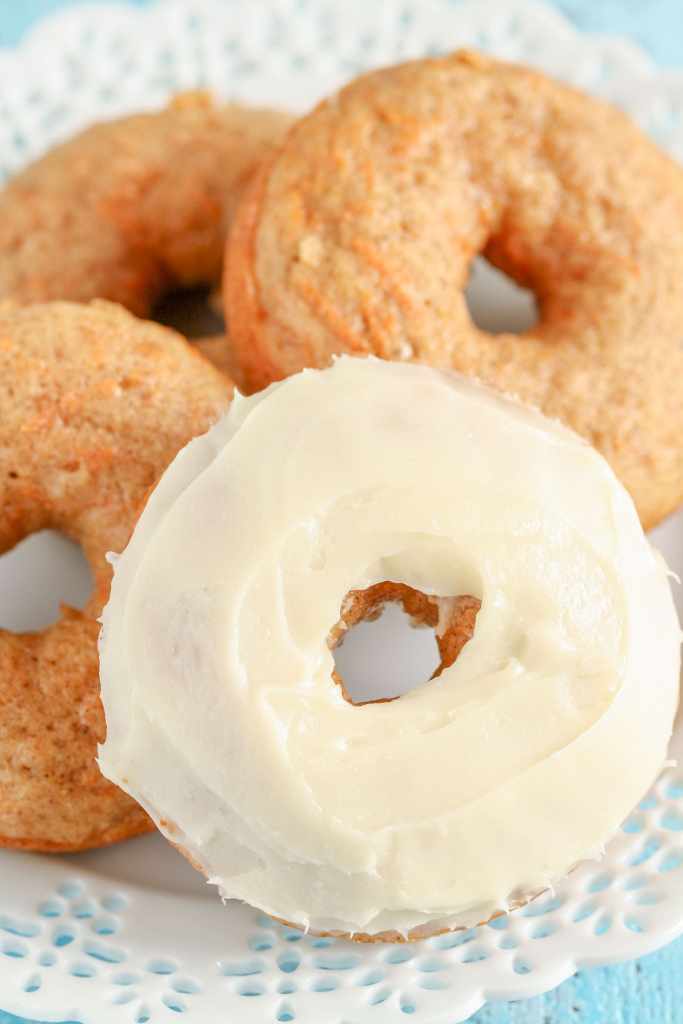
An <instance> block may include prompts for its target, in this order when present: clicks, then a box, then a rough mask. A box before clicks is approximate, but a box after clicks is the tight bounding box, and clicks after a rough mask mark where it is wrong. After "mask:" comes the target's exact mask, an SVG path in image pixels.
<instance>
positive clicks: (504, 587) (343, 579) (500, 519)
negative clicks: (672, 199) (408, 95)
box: [100, 358, 680, 932]
mask: <svg viewBox="0 0 683 1024" xmlns="http://www.w3.org/2000/svg"><path fill="white" fill-rule="evenodd" d="M382 580H395V581H400V582H404V583H406V584H408V585H410V586H412V587H415V588H417V589H420V590H422V591H424V592H426V593H432V594H440V595H457V594H471V595H474V596H476V597H478V598H480V600H481V602H482V605H481V609H480V611H479V614H478V617H477V621H476V629H475V633H474V636H473V637H472V639H471V640H470V641H469V643H468V644H467V645H466V646H465V648H464V649H463V651H462V652H461V654H460V656H459V658H458V659H457V661H456V662H455V664H453V665H452V666H451V667H450V668H448V669H446V670H445V671H444V672H443V674H442V675H441V676H440V677H439V679H438V680H435V681H433V682H431V683H429V684H428V685H426V686H423V687H421V688H420V689H418V690H415V691H413V692H412V693H410V694H407V695H406V696H404V697H402V698H401V699H400V700H396V701H394V702H392V703H389V704H386V703H385V704H370V705H366V706H363V707H357V706H354V705H352V704H350V703H348V702H346V701H345V700H344V699H343V696H342V693H341V690H340V688H339V687H338V686H336V685H335V684H334V683H333V681H332V678H331V673H332V669H333V659H332V654H331V653H330V650H329V649H328V646H327V643H326V638H327V635H328V632H329V630H330V628H331V627H332V626H333V625H334V624H335V623H336V622H337V620H338V619H339V613H340V607H341V604H342V601H343V600H344V597H345V595H346V594H347V593H348V591H349V590H352V589H358V588H362V587H366V586H369V585H371V584H373V583H377V582H379V581H382ZM679 643H680V637H679V626H678V622H677V618H676V613H675V611H674V606H673V602H672V598H671V594H670V589H669V585H668V582H667V579H666V571H665V567H664V565H663V563H662V561H661V560H660V558H659V557H658V556H657V555H656V554H655V553H654V552H653V551H652V549H651V548H650V546H649V544H648V543H647V541H646V540H645V538H644V536H643V533H642V530H641V528H640V525H639V523H638V520H637V517H636V514H635V511H634V508H633V505H632V503H631V500H630V499H629V497H628V496H627V494H626V493H625V491H624V489H623V488H622V487H621V486H620V484H619V483H618V482H617V480H616V479H615V477H614V475H613V473H612V472H611V470H610V469H609V467H608V465H607V463H606V462H605V461H604V460H603V459H602V458H601V456H599V455H598V454H597V453H596V452H595V451H594V450H593V449H592V448H590V447H589V446H588V445H587V444H585V443H584V442H583V441H581V440H580V439H579V438H578V437H576V436H575V435H574V434H572V433H570V432H569V431H567V430H566V429H564V428H563V427H561V426H560V425H558V424H555V423H552V422H550V421H548V420H546V419H545V418H544V417H542V416H541V415H540V413H537V412H535V411H532V410H529V409H526V408H523V407H522V406H520V405H518V404H517V403H514V402H512V401H510V400H507V399H504V398H501V397H500V396H497V395H495V394H493V393H492V392H489V391H487V390H485V389H483V388H481V387H479V386H478V385H476V384H473V383H471V382H468V381H465V380H462V379H460V378H458V377H456V376H454V375H452V374H446V373H442V372H439V371H436V370H432V369H428V368H426V367H421V366H415V365H405V364H390V363H384V362H380V361H377V360H372V359H368V360H356V359H349V358H342V359H339V360H338V361H337V362H336V363H335V364H334V366H333V367H331V368H330V369H328V370H323V371H305V372H304V373H301V374H298V375H296V376H295V377H292V378H290V379H289V380H286V381H284V382H283V383H281V384H277V385H274V386H272V387H271V388H269V389H268V390H267V391H265V392H263V393H261V394H259V395H256V396H254V397H252V398H242V397H239V396H238V397H237V398H236V399H235V401H234V402H233V405H232V407H231V409H230V411H229V412H228V414H227V416H226V417H225V418H224V419H223V420H222V421H221V422H220V423H219V424H217V426H216V427H215V428H214V429H213V430H212V431H210V432H209V433H208V434H207V435H205V436H204V437H201V438H199V439H197V440H195V441H193V442H192V443H191V444H190V445H188V446H187V448H185V449H184V450H183V451H182V452H181V453H180V455H179V456H178V457H177V458H176V460H175V461H174V462H173V464H172V465H171V466H170V468H169V469H168V471H167V472H166V474H165V475H164V477H163V479H162V480H161V482H160V484H159V485H158V487H157V489H156V490H155V492H154V494H153V495H152V497H151V499H150V501H149V504H148V506H147V508H146V509H145V511H144V513H143V515H142V518H141V519H140V522H139V524H138V527H137V529H136V531H135V534H134V536H133V538H132V540H131V542H130V544H129V546H128V548H127V549H126V551H125V553H124V554H123V555H122V556H121V558H120V559H119V560H118V561H117V563H116V572H115V578H114V583H113V586H112V591H111V598H110V602H109V604H108V606H107V608H106V610H105V614H104V627H103V634H102V641H101V673H102V695H103V701H104V706H105V711H106V717H107V740H106V743H105V744H104V745H103V746H102V747H101V748H100V766H101V768H102V771H103V772H104V774H105V775H106V776H108V778H110V779H112V780H113V781H114V782H116V783H118V784H119V785H120V786H122V787H123V788H124V789H125V790H126V791H127V792H129V793H130V794H131V795H132V796H133V797H135V798H136V799H137V800H139V801H140V802H141V803H142V804H143V805H144V806H145V807H146V808H147V809H148V810H149V812H150V813H151V814H152V816H153V817H154V819H155V820H156V821H157V823H161V825H162V830H163V831H165V832H166V833H167V834H168V835H169V836H170V838H172V839H173V840H174V841H175V842H178V843H180V844H181V845H183V846H184V847H185V848H186V849H187V850H188V851H189V852H190V853H191V855H192V856H193V858H194V859H195V860H196V861H197V862H198V863H199V864H200V865H201V866H202V867H203V868H204V869H205V870H206V872H207V874H208V875H209V877H210V878H211V880H212V881H213V882H215V883H217V884H218V885H219V886H220V889H221V892H222V894H223V895H224V896H225V897H234V898H238V899H242V900H246V901H248V902H249V903H251V904H253V905H255V906H258V907H260V908H262V909H263V910H265V911H267V912H268V913H271V914H274V915H277V916H278V917H281V918H284V919H286V920H288V921H292V922H296V923H298V924H301V925H304V926H310V927H312V928H314V929H339V930H342V931H344V932H377V931H381V930H384V929H394V928H396V929H399V930H401V931H404V932H406V931H408V930H409V929H413V928H417V927H419V926H421V925H424V924H425V923H427V922H432V921H434V920H435V919H438V920H439V921H440V922H441V923H442V924H449V925H453V924H456V923H457V924H462V925H470V924H472V923H474V922H475V921H477V920H481V919H482V918H485V917H487V916H488V915H489V914H491V913H492V912H494V911H495V910H496V909H498V908H505V907H506V906H507V905H508V902H509V901H510V900H512V899H514V898H515V897H517V896H519V895H520V894H523V893H531V892H534V891H536V890H538V889H542V888H544V887H545V886H547V885H548V884H550V883H552V882H553V881H555V880H557V879H558V878H559V877H561V876H562V875H563V874H565V873H566V872H567V870H568V869H569V868H570V867H571V866H572V865H573V864H574V863H576V862H577V861H579V860H581V859H582V858H585V857H590V856H594V855H597V854H598V853H599V852H600V850H601V848H602V844H604V842H605V841H606V840H607V839H608V838H609V836H610V834H611V833H612V832H614V830H615V829H616V828H617V827H618V825H619V824H620V822H621V821H622V819H623V818H624V817H625V815H626V814H627V813H628V812H629V810H630V809H631V808H632V806H633V805H634V803H635V802H636V801H637V800H638V798H639V797H640V796H641V794H642V793H643V792H644V790H645V789H646V787H647V786H648V784H649V783H650V782H651V781H652V780H653V778H654V776H655V775H656V773H657V772H658V770H659V769H660V767H661V766H662V763H663V761H664V758H665V755H666V746H667V742H668V739H669V735H670V732H671V728H672V719H673V715H674V711H675V706H676V700H677V692H678V673H679Z"/></svg>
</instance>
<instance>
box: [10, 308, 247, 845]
mask: <svg viewBox="0 0 683 1024" xmlns="http://www.w3.org/2000/svg"><path fill="white" fill-rule="evenodd" d="M228 400H229V386H228V383H227V382H226V380H225V378H224V377H223V376H222V375H221V374H219V373H218V371H217V370H214V369H213V367H211V366H209V365H208V364H207V363H206V361H205V360H204V359H202V358H201V356H199V355H197V354H196V353H195V352H194V351H193V349H192V348H191V347H190V346H189V345H188V344H187V343H186V342H185V341H184V340H183V339H182V338H181V337H180V336H179V335H177V334H175V332H173V331H170V330H168V329H166V328H163V327H160V326H159V325H157V324H151V323H146V322H143V321H140V320H137V319H136V318H135V317H134V316H132V315H130V314H129V313H127V312H125V310H123V309H121V308H120V307H118V306H115V305H112V304H111V303H109V302H94V303H92V304H90V305H87V306H79V305H77V304H72V303H48V304H44V305H36V306H27V307H24V308H19V307H18V306H15V305H14V304H13V303H2V304H0V409H2V416H1V417H0V552H3V551H7V550H9V549H10V548H11V547H13V546H14V545H15V544H17V543H18V542H19V541H20V540H22V539H23V538H24V537H26V536H27V535H28V534H30V533H33V532H35V531H37V530H41V529H46V528H52V529H56V530H60V531H61V532H63V533H64V534H66V535H67V536H69V537H71V538H73V539H74V540H75V541H77V542H79V543H80V544H81V545H82V547H83V550H84V552H85V555H86V557H87V559H88V562H89V564H90V567H91V570H92V574H93V579H94V588H93V594H92V596H91V598H90V601H89V603H88V605H87V607H86V608H85V610H84V611H83V612H79V611H75V610H73V609H68V608H67V609H64V611H63V615H62V618H61V619H60V621H59V622H57V623H56V624H55V625H54V626H52V627H49V628H47V629H45V630H43V631H42V632H39V633H35V634H14V633H9V632H6V631H4V630H0V845H6V846H15V847H23V848H26V849H40V850H76V849H85V848H87V847H91V846H99V845H102V844H104V843H109V842H114V841H115V840H118V839H123V838H125V837H126V836H129V835H135V834H136V833H138V832H143V831H147V830H148V829H150V828H151V827H152V826H151V823H150V822H149V819H148V818H147V817H146V815H145V814H144V813H143V812H142V810H141V809H140V808H139V807H138V806H137V805H136V804H135V803H134V802H133V801H132V800H131V799H130V798H129V797H128V796H126V795H125V794H124V793H122V792H121V791H120V790H119V789H117V788H116V787H115V786H113V785H112V784H111V783H109V782H107V781H106V780H105V779H104V778H103V777H102V776H101V775H100V773H99V771H98V769H97V765H96V762H95V757H96V745H97V742H98V741H101V740H103V738H104V715H103V712H102V707H101V704H100V699H99V678H98V659H97V638H98V632H99V627H98V624H97V616H98V615H99V613H100V611H101V609H102V606H103V604H104V602H105V601H106V598H107V595H108V592H109V582H110V575H111V571H110V567H109V565H108V564H107V562H106V561H105V555H106V553H107V552H108V551H120V550H121V549H122V548H123V547H124V546H125V544H126V542H127V540H128V537H129V535H130V532H131V530H132V527H133V525H134V523H135V521H136V518H137V515H138V513H139V510H140V508H141V507H142V504H143V502H144V500H145V498H146V495H147V493H148V492H149V490H150V488H151V487H152V486H153V485H154V484H155V482H156V481H157V479H158V478H159V476H160V475H161V473H162V472H163V470H164V469H165V468H166V466H167V465H168V463H169V462H170V461H171V459H172V458H173V457H174V455H175V454H176V452H177V451H178V450H179V449H180V448H181V447H182V446H183V445H184V444H186V443H187V442H188V441H189V440H190V439H191V438H192V437H193V436H194V435H196V434H199V433H201V432H203V431H205V430H206V429H208V427H209V426H210V425H211V424H212V423H213V422H214V421H215V420H216V419H217V418H218V416H219V415H220V414H221V412H222V411H223V410H224V409H225V408H226V406H227V403H228Z"/></svg>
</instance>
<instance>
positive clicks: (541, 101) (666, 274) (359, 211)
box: [224, 52, 683, 527]
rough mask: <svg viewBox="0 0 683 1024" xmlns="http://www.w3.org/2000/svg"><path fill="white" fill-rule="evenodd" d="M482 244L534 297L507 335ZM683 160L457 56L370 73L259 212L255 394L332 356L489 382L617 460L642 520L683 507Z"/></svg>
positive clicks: (295, 151) (237, 321) (236, 289)
mask: <svg viewBox="0 0 683 1024" xmlns="http://www.w3.org/2000/svg"><path fill="white" fill-rule="evenodd" d="M477 253H483V254H484V256H485V257H486V258H487V259H488V260H489V261H490V262H491V263H492V264H494V265H495V266H497V267H499V268H500V269H501V270H503V271H504V272H505V273H507V274H508V275H509V276H510V277H511V278H513V279H514V280H515V281H517V282H518V283H519V284H521V285H523V286H525V287H527V288H529V289H532V290H533V292H534V293H535V296H536V299H537V304H538V310H539V320H538V323H537V324H536V326H534V327H533V328H532V329H531V330H529V331H526V332H524V333H522V334H496V335H490V334H487V333H486V332H484V331H482V330H479V329H478V328H477V327H476V326H475V325H474V324H473V323H472V321H471V319H470V316H469V313H468V309H467V305H466V302H465V297H464V287H465V284H466V281H467V277H468V272H469V268H470V266H471V262H472V260H473V258H474V257H475V255H476V254H477ZM682 279H683V171H682V170H681V168H680V167H679V166H678V165H676V164H675V163H674V162H673V161H672V160H670V159H669V158H668V157H667V156H665V155H664V153H662V152H661V151H660V150H659V149H657V147H656V146H655V145H654V144H653V143H652V142H651V141H649V140H648V139H647V138H645V137H644V136H643V135H642V134H641V132H640V131H639V130H638V129H637V128H636V127H635V125H634V124H632V123H631V121H630V120H629V119H628V118H627V117H626V116H625V115H624V114H622V113H621V112H619V111H617V110H616V109H614V108H612V107H610V106H608V105H606V104H605V103H602V102H599V101H597V100H595V99H592V98H589V97H588V96H585V95H582V94H581V93H579V92H576V91H574V90H573V89H570V88H568V87H567V86H565V85H561V84H559V83H558V82H555V81H552V80H551V79H549V78H546V77H545V76H544V75H542V74H539V73H538V72H536V71H532V70H530V69H528V68H524V67H518V66H515V65H511V64H505V63H502V62H500V61H497V60H495V59H493V58H491V57H484V56H481V55H479V54H476V53H469V52H460V53H456V54H454V55H453V56H450V57H445V58H443V59H436V60H419V61H415V62H413V63H409V64H404V65H401V66H399V67H394V68H387V69H383V70H380V71H376V72H373V73H371V74H368V75H364V76H363V77H361V78H359V79H357V80H355V81H354V82H352V83H351V84H350V85H349V86H347V87H346V88H345V89H342V91H341V92H340V93H339V94H338V95H336V96H334V97H333V98H332V99H330V100H328V101H327V102H324V103H322V104H321V105H320V106H318V107H317V108H316V109H315V110H314V111H313V113H312V114H310V115H309V116H308V117H306V118H304V119H303V120H301V121H300V122H298V123H297V124H296V125H295V126H294V128H293V129H292V131H291V132H290V133H289V134H288V136H287V137H286V139H285V141H284V143H283V144H282V145H281V147H280V148H279V149H278V151H277V152H276V153H275V154H274V155H273V156H272V157H271V158H270V159H268V160H267V161H266V162H265V164H264V165H262V168H261V170H260V172H258V173H257V174H256V175H255V177H254V179H253V181H252V183H251V185H250V186H249V189H248V190H247V193H245V195H244V197H243V201H242V203H241V204H240V207H239V212H238V215H237V217H236V221H235V223H234V229H233V231H232V234H231V240H230V243H229V248H228V259H227V268H226V278H225V286H224V292H225V296H226V309H227V314H228V317H229V321H230V335H231V344H232V346H233V348H234V352H235V355H236V357H237V359H238V362H239V365H240V367H241V376H242V379H241V380H239V379H238V383H240V385H241V386H246V387H247V388H248V389H249V390H253V389H257V388H261V387H263V386H264V385H265V384H266V383H268V382H270V381H272V380H276V379H278V378H281V377H284V376H286V375H288V374H291V373H294V372H295V371H297V370H299V369H301V368H302V367H305V366H325V365H327V364H328V363H329V362H330V359H331V357H332V355H333V354H334V353H338V352H349V353H352V354H356V355H362V354H365V353H374V354H375V355H378V356H381V357H382V358H385V359H401V360H415V361H421V362H426V363H429V364H431V365H434V366H438V367H449V368H453V369H456V370H458V371H460V372H462V373H465V374H467V375H471V376H475V377H477V378H479V379H481V380H483V381H485V382H487V383H489V384H490V385H492V386H494V387H495V388H496V389H498V390H501V391H503V392H507V393H510V394H514V395H517V396H519V397H520V398H521V399H522V400H523V401H525V402H527V403H531V404H534V405H536V406H538V407H539V408H541V409H542V410H543V411H544V412H545V413H546V414H547V415H549V416H551V417H557V418H559V419H560V420H562V421H563V422H565V423H566V424H568V425H569V426H571V427H573V428H574V430H576V431H577V432H578V433H579V434H581V435H582V436H583V437H585V438H587V439H588V440H589V441H590V442H591V443H592V444H593V445H595V446H596V447H597V448H598V450H599V451H600V452H601V453H602V454H603V455H604V456H605V457H606V458H607V460H608V461H609V462H610V464H611V465H612V468H613V469H614V471H615V472H616V474H617V476H618V477H619V478H620V479H621V481H622V482H623V483H624V484H625V486H626V487H627V488H628V490H629V491H630V493H631V495H632V497H633V499H634V501H635V503H636V506H637V508H638V511H639V513H640V516H641V520H642V522H643V524H644V525H645V526H646V527H649V526H652V525H654V524H655V523H656V522H657V521H658V520H660V519H661V518H662V517H663V516H665V515H666V514H667V513H668V512H669V511H671V510H672V509H673V508H674V507H675V506H676V505H678V503H679V502H680V501H681V500H682V499H683V348H682V347H681V343H680V338H681V317H682V315H683V289H682V288H681V280H682Z"/></svg>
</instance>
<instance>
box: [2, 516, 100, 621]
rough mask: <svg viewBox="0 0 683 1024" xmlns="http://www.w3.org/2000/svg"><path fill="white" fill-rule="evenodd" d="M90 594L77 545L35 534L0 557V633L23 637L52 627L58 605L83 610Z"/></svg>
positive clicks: (89, 577) (88, 573) (52, 533)
mask: <svg viewBox="0 0 683 1024" xmlns="http://www.w3.org/2000/svg"><path fill="white" fill-rule="evenodd" d="M92 589H93V578H92V573H91V571H90V566H89V565H88V562H87V560H86V557H85V555H84V553H83V549H82V548H81V546H80V545H79V544H76V543H75V542H74V541H72V540H70V539H69V538H68V537H66V536H65V535H64V534H63V533H59V532H58V531H57V530H40V531H39V532H37V533H33V534H31V535H30V536H29V537H26V538H25V539H24V540H22V541H21V542H20V543H19V544H17V545H15V547H13V548H12V549H11V550H10V551H8V552H6V554H4V555H2V557H0V628H1V629H6V630H9V631H10V632H12V633H27V632H34V631H36V630H40V629H44V628H45V627H46V626H51V625H52V624H53V623H54V622H56V621H57V619H59V617H60V605H61V604H68V605H70V606H71V607H72V608H84V607H85V605H86V604H87V602H88V599H89V597H90V595H91V593H92Z"/></svg>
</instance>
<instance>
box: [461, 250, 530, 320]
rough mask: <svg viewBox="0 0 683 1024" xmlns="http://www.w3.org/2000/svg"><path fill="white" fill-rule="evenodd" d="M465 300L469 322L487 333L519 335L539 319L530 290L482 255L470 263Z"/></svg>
mask: <svg viewBox="0 0 683 1024" xmlns="http://www.w3.org/2000/svg"><path fill="white" fill-rule="evenodd" d="M465 301H466V303H467V308H468V310H469V314H470V317H471V319H472V322H473V323H474V324H475V325H476V326H477V327H478V328H479V329H480V330H482V331H486V332H487V333H488V334H523V333H524V332H525V331H528V330H530V329H531V328H532V327H535V326H536V324H537V323H538V321H539V314H538V303H537V302H536V296H535V295H534V293H533V292H532V291H530V290H529V289H528V288H523V287H522V286H521V285H519V284H517V282H516V281H513V279H512V278H511V277H508V275H507V274H505V273H503V271H502V270H499V269H498V268H497V267H494V266H493V264H492V263H489V261H488V260H487V259H485V258H484V257H483V256H478V257H477V258H476V259H475V260H474V262H473V264H472V269H471V271H470V278H469V281H468V283H467V288H466V289H465Z"/></svg>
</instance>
